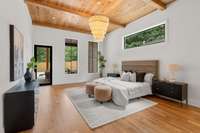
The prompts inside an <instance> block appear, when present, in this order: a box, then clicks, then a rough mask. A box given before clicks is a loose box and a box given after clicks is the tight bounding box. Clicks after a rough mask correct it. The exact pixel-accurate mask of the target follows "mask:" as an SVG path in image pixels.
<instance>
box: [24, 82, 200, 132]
mask: <svg viewBox="0 0 200 133" xmlns="http://www.w3.org/2000/svg"><path fill="white" fill-rule="evenodd" d="M80 86H82V84H70V85H60V86H46V87H40V88H39V89H40V96H39V110H38V115H37V116H38V117H37V120H36V123H35V126H34V128H33V129H32V130H28V131H24V132H22V133H199V132H200V109H199V108H195V107H191V106H186V105H184V106H182V105H181V104H179V103H176V102H172V101H168V100H164V99H161V98H158V97H155V96H149V97H146V98H148V99H150V100H153V101H155V102H157V103H158V105H156V106H153V107H151V108H148V109H146V110H144V111H141V112H138V113H135V114H132V115H130V116H128V117H126V118H123V119H120V120H117V121H115V122H112V123H110V124H107V125H105V126H102V127H99V128H96V129H94V130H92V129H90V128H89V127H88V126H87V124H86V123H85V121H84V120H83V118H82V117H81V116H80V114H79V113H78V111H77V110H76V109H75V107H74V106H73V104H72V103H71V101H70V100H69V98H68V97H67V96H66V95H65V94H64V92H63V91H64V90H65V89H66V88H72V87H80Z"/></svg>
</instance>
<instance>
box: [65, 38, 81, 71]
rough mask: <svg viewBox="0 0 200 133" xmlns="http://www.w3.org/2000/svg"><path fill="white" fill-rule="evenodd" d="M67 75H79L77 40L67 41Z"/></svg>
mask: <svg viewBox="0 0 200 133" xmlns="http://www.w3.org/2000/svg"><path fill="white" fill-rule="evenodd" d="M65 73H67V74H77V73H78V43H77V40H73V39H66V42H65Z"/></svg>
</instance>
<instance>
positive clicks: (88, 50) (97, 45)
mask: <svg viewBox="0 0 200 133" xmlns="http://www.w3.org/2000/svg"><path fill="white" fill-rule="evenodd" d="M89 43H96V44H97V72H89V60H90V57H89V45H90V44H89ZM98 52H99V43H98V42H95V41H88V73H89V74H98V73H99V61H98V57H99V55H98Z"/></svg>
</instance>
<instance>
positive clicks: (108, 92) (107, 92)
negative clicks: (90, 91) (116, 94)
mask: <svg viewBox="0 0 200 133" xmlns="http://www.w3.org/2000/svg"><path fill="white" fill-rule="evenodd" d="M94 97H95V99H96V100H97V101H99V102H100V103H103V102H107V101H109V100H111V99H112V89H111V87H109V86H106V85H97V86H96V87H95V88H94Z"/></svg>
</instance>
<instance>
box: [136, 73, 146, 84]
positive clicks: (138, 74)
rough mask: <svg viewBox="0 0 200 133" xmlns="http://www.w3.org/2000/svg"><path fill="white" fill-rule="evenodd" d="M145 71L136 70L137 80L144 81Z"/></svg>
mask: <svg viewBox="0 0 200 133" xmlns="http://www.w3.org/2000/svg"><path fill="white" fill-rule="evenodd" d="M145 74H146V73H145V72H136V82H144V76H145Z"/></svg>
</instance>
